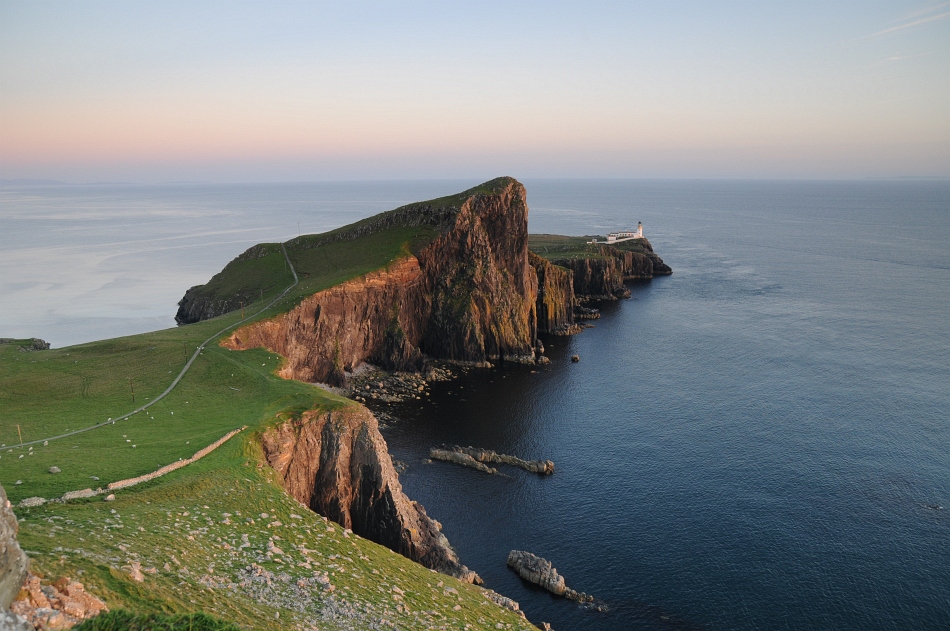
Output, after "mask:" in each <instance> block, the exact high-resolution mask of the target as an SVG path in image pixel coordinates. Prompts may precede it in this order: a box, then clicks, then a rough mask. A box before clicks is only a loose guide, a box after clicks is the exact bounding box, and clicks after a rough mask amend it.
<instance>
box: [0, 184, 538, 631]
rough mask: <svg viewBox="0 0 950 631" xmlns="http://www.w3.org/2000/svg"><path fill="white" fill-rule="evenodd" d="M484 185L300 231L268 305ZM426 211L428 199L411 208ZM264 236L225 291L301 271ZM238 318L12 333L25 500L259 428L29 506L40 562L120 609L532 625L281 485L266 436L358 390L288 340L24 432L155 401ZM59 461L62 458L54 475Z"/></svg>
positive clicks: (269, 624) (9, 397) (273, 625)
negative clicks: (319, 375)
mask: <svg viewBox="0 0 950 631" xmlns="http://www.w3.org/2000/svg"><path fill="white" fill-rule="evenodd" d="M492 187H493V183H492V182H489V183H486V184H485V185H482V187H481V188H482V189H484V190H485V191H490V190H492ZM477 190H479V189H473V191H477ZM468 193H469V192H466V193H465V194H460V195H458V196H452V197H449V198H442V199H440V200H433V201H431V202H423V203H421V204H415V205H412V206H411V207H404V208H402V209H396V210H394V211H390V212H389V213H383V214H382V215H377V216H376V217H373V218H370V219H367V220H364V221H362V222H358V223H357V224H353V225H352V226H347V227H345V228H341V229H339V230H336V231H333V232H331V233H326V234H324V235H308V236H304V237H300V238H298V239H295V240H293V241H291V242H288V244H287V253H288V256H289V257H290V259H291V261H292V262H293V264H294V267H295V268H296V270H297V273H298V275H299V276H300V282H299V284H298V285H297V286H296V287H294V288H293V289H292V290H291V291H290V292H289V293H288V294H287V295H286V296H285V297H284V298H283V299H281V300H280V301H279V302H278V303H277V304H275V305H273V306H272V307H270V308H268V309H266V310H265V311H263V312H262V313H260V314H257V315H256V316H254V318H253V319H263V318H267V317H271V316H273V315H275V314H278V313H281V312H285V311H287V310H289V309H291V308H293V307H294V306H295V305H296V304H298V303H299V301H300V300H301V299H302V298H303V297H305V296H308V295H311V294H313V293H315V292H317V291H320V290H321V289H325V288H328V287H331V286H334V285H336V284H339V283H340V282H343V281H345V280H348V279H351V278H355V277H358V276H360V275H362V274H365V273H367V272H370V271H373V270H376V269H380V268H383V267H385V266H386V265H388V264H390V263H392V262H393V261H394V260H396V259H398V258H400V257H401V256H404V255H406V254H407V253H409V252H412V251H415V250H416V249H417V248H419V247H421V246H422V245H424V244H425V243H427V242H429V241H430V240H431V239H432V238H433V237H434V236H436V235H437V234H438V233H439V230H440V229H441V221H443V219H444V217H445V216H447V214H450V213H451V212H452V211H453V204H455V205H457V204H458V203H459V202H460V200H463V199H464V198H465V197H466V196H467V195H468ZM419 208H422V209H423V210H424V212H422V213H419V212H411V209H419ZM420 215H421V216H422V217H423V220H422V221H420V220H419V219H418V217H419V216H420ZM409 217H417V219H414V220H412V221H410V220H408V219H407V218H409ZM252 250H253V252H252V253H251V254H250V255H248V256H245V257H243V258H242V257H239V258H238V259H236V260H235V261H232V263H231V264H229V265H228V266H227V267H226V268H225V269H224V270H223V271H222V272H221V273H220V274H218V275H217V276H215V277H214V279H212V281H211V282H209V283H208V284H207V285H205V286H202V287H201V288H199V289H200V291H201V292H204V295H206V296H210V297H212V298H214V299H222V300H227V299H229V297H233V296H235V295H244V296H246V297H249V298H250V299H245V306H244V311H245V315H248V316H250V314H251V313H253V312H255V311H257V310H259V309H261V308H262V307H263V306H264V305H266V304H268V303H269V301H271V300H273V299H274V298H275V297H276V296H278V295H279V294H280V292H281V291H283V290H284V289H285V288H286V287H288V286H289V285H290V284H291V283H292V282H293V277H292V274H291V271H290V269H289V268H288V267H287V266H286V265H285V263H284V259H283V252H282V250H281V247H280V245H279V244H262V245H260V246H255V248H252ZM240 320H241V310H240V308H238V309H237V310H234V311H230V312H228V313H225V314H224V315H221V316H219V317H216V318H213V319H211V320H206V321H202V322H199V323H196V324H190V325H187V326H182V327H179V328H174V329H167V330H163V331H156V332H152V333H146V334H142V335H134V336H129V337H123V338H117V339H112V340H104V341H99V342H93V343H89V344H81V345H77V346H71V347H67V348H62V349H52V350H45V351H26V350H21V346H22V345H23V344H24V343H25V341H14V342H13V343H8V344H2V345H0V444H2V445H3V446H2V447H0V484H2V485H3V486H4V488H5V489H6V491H7V494H8V495H9V497H10V499H11V501H12V502H13V503H14V505H15V504H16V503H17V502H19V501H20V500H22V499H24V498H27V497H32V496H39V497H43V498H46V499H51V498H56V497H59V496H61V495H62V494H63V493H65V492H67V491H74V490H79V489H84V488H92V489H95V488H97V487H99V486H101V487H103V488H104V487H105V486H106V484H107V483H109V482H112V481H116V480H120V479H124V478H130V477H133V476H138V475H142V474H146V473H150V472H152V471H154V470H155V469H156V468H158V467H159V466H162V465H167V464H170V463H173V462H175V461H177V460H179V459H184V458H188V457H190V456H191V455H193V454H194V453H195V452H196V451H198V450H199V449H200V448H202V447H204V446H206V445H208V444H210V443H212V442H214V441H215V440H217V439H218V438H220V437H221V436H222V435H224V434H225V433H227V432H228V431H230V430H232V429H235V428H240V427H242V426H245V425H246V426H248V429H247V430H245V431H244V432H242V433H240V434H238V435H237V436H235V437H234V438H232V439H231V440H230V441H229V442H227V443H225V444H224V445H223V446H222V447H220V448H219V449H218V450H216V451H214V452H213V453H211V454H210V455H208V456H207V457H205V458H204V459H202V460H200V461H198V462H196V463H194V464H191V465H189V466H187V467H184V468H182V469H179V470H177V471H174V472H172V473H170V474H168V475H166V476H164V477H161V478H158V479H156V480H153V481H151V482H148V483H144V484H141V485H139V486H134V487H130V488H128V489H124V490H120V491H117V492H116V499H115V501H112V502H108V503H106V502H103V501H102V496H98V497H94V498H90V499H86V500H76V501H71V502H67V503H48V504H45V505H43V506H40V507H36V508H17V509H16V513H17V516H18V518H19V520H20V535H19V539H20V543H21V546H22V547H23V548H24V550H27V551H28V553H29V555H30V558H31V564H32V567H33V570H34V572H37V573H40V574H42V575H44V576H45V577H46V579H48V580H52V579H55V578H57V577H59V576H69V577H71V578H73V579H77V580H80V581H82V582H83V583H84V584H85V585H86V587H87V589H88V590H89V591H90V592H92V593H93V594H96V595H98V596H100V597H101V598H103V599H104V600H105V601H106V602H107V604H109V606H110V607H112V608H116V607H125V608H129V609H131V610H133V611H136V612H143V613H151V612H164V613H178V612H192V611H206V612H209V613H213V614H215V615H218V616H220V617H222V618H224V619H226V620H229V621H232V622H235V623H237V624H239V625H241V626H243V627H245V628H254V629H286V628H293V627H300V628H311V622H314V621H316V623H317V626H318V627H319V628H320V629H351V628H353V629H364V628H371V626H370V625H371V621H372V620H377V621H378V620H380V619H385V620H387V621H389V622H390V623H392V625H393V626H394V627H395V628H402V629H430V628H446V629H463V628H489V627H491V628H494V627H495V625H496V624H498V623H501V624H502V625H503V627H504V628H511V629H519V628H521V629H527V628H533V627H531V626H530V625H529V624H528V623H527V622H526V621H524V620H523V619H522V618H521V617H519V616H518V615H516V614H514V613H513V612H510V611H508V610H506V609H503V608H501V607H498V606H496V605H495V604H493V603H491V602H489V601H488V599H487V598H485V596H484V592H483V590H481V589H479V588H476V587H473V586H471V585H465V584H462V583H460V582H458V581H457V580H455V579H453V578H451V577H447V576H444V575H441V574H436V573H433V572H432V571H430V570H428V569H426V568H424V567H422V566H420V565H418V564H416V563H413V562H411V561H409V560H407V559H405V558H403V557H402V556H399V555H397V554H395V553H393V552H391V551H390V550H388V549H386V548H384V547H382V546H379V545H377V544H375V543H372V542H370V541H367V540H365V539H362V538H360V537H357V536H356V535H352V534H350V533H347V532H344V531H343V529H341V528H340V527H339V526H337V525H336V524H332V523H330V522H327V521H326V520H325V519H324V518H322V517H321V516H319V515H316V514H314V513H312V512H310V511H309V510H307V508H306V507H304V506H301V505H300V504H298V503H297V502H296V501H294V500H293V499H292V498H290V497H289V496H288V495H287V494H286V493H285V492H284V491H283V489H282V488H281V486H280V485H279V483H278V481H277V480H276V479H275V478H274V476H273V475H272V471H271V470H270V468H269V467H267V466H262V465H261V462H262V457H261V453H260V447H259V439H258V436H259V433H260V432H261V431H262V430H263V429H264V428H266V427H267V426H268V425H269V424H273V423H278V422H281V421H283V420H286V419H288V418H293V417H296V416H299V415H300V414H301V413H302V412H303V411H304V410H307V409H314V408H315V409H323V410H328V409H333V408H337V407H340V406H346V405H354V403H352V402H350V401H348V400H346V399H343V398H340V397H336V396H334V395H332V394H330V393H328V392H326V391H324V390H322V389H320V388H317V387H314V386H310V385H308V384H304V383H300V382H295V381H287V380H283V379H280V378H279V377H277V376H276V375H275V371H276V369H277V368H278V367H279V366H280V363H281V361H282V359H281V357H279V356H277V355H275V354H273V353H269V352H266V351H264V350H261V349H257V350H250V351H243V352H232V351H229V350H227V349H224V348H222V347H220V346H218V344H217V342H216V340H212V341H211V342H209V343H208V344H207V345H206V346H205V347H204V349H203V350H202V352H201V354H200V355H198V357H197V359H196V360H195V362H194V364H193V365H192V367H191V369H190V370H189V371H188V372H187V373H186V374H185V375H184V377H183V378H182V380H181V382H180V383H179V384H178V386H177V387H176V388H175V389H174V390H173V391H172V392H171V393H170V394H169V395H168V396H166V397H165V398H164V399H162V400H161V401H160V402H159V403H157V404H155V405H153V406H152V407H150V408H149V409H148V410H145V411H143V412H140V413H138V414H135V415H133V416H131V417H130V418H128V419H125V420H120V421H118V422H116V423H115V424H114V425H113V424H107V425H105V426H103V427H100V428H97V429H94V430H91V431H88V432H85V433H81V434H77V435H75V436H69V437H66V438H60V439H56V440H50V441H49V442H48V443H43V442H39V443H37V444H34V445H32V446H31V447H20V442H21V436H22V440H23V441H25V442H29V441H33V440H41V439H44V438H47V437H51V436H56V435H59V434H62V433H65V432H68V431H72V430H76V429H81V428H85V427H89V426H91V425H95V424H98V423H101V422H103V421H107V420H108V419H110V418H117V417H119V416H121V415H123V414H126V413H128V412H130V411H132V410H133V409H135V408H136V407H138V406H139V405H141V404H142V403H144V402H148V401H151V400H153V399H154V398H155V397H156V396H157V395H159V394H160V393H161V392H162V391H164V390H165V388H167V387H168V385H169V384H170V383H171V382H172V380H173V378H174V377H175V376H176V375H177V374H178V373H179V372H180V371H181V369H182V367H183V366H184V365H185V363H186V360H187V359H188V358H189V357H190V356H191V354H192V353H193V352H194V351H195V349H196V347H197V346H198V345H200V344H201V343H202V342H203V341H204V340H206V339H208V338H209V337H211V336H213V335H214V334H215V333H217V332H219V331H221V330H222V329H224V328H225V327H227V326H229V325H232V324H236V323H238V322H239V321H240ZM130 378H131V385H130V382H129V379H130ZM132 388H134V397H135V402H134V403H133V399H132ZM18 426H19V433H18V429H17V427H18ZM54 466H55V467H58V468H59V469H60V470H61V472H60V473H50V472H49V469H50V467H54ZM94 478H98V480H96V479H94ZM133 563H138V564H140V566H141V568H142V569H143V571H145V574H144V581H142V582H139V581H136V580H134V579H133V578H132V576H131V574H132V571H131V568H132V567H133ZM153 569H154V571H152V570H153ZM328 585H332V588H331V587H328ZM373 628H376V627H373Z"/></svg>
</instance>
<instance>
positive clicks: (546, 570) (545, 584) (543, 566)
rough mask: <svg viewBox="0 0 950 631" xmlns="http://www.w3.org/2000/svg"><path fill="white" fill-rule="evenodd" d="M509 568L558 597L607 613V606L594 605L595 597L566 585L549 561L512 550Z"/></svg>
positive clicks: (509, 554) (509, 557)
mask: <svg viewBox="0 0 950 631" xmlns="http://www.w3.org/2000/svg"><path fill="white" fill-rule="evenodd" d="M508 567H510V568H511V569H513V570H514V571H516V572H517V573H518V576H520V577H521V578H523V579H524V580H526V581H528V582H529V583H534V584H535V585H537V586H538V587H542V588H544V589H546V590H548V591H549V592H551V593H552V594H554V595H556V596H563V597H564V598H567V599H568V600H573V601H576V602H579V603H586V604H589V605H592V606H590V608H591V609H595V610H597V611H607V606H606V605H604V604H602V603H600V604H596V605H595V604H593V603H594V597H593V596H590V595H588V594H585V593H584V592H578V591H574V590H573V589H571V588H570V587H568V586H567V585H566V584H565V583H564V577H563V576H561V575H560V574H558V573H557V570H556V569H554V566H553V565H551V562H550V561H548V560H547V559H542V558H541V557H539V556H537V555H535V554H531V553H530V552H525V551H523V550H512V551H511V552H509V553H508Z"/></svg>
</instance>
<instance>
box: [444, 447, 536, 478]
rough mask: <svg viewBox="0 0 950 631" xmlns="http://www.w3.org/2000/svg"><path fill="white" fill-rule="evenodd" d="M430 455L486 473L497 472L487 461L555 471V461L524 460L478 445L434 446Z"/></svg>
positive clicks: (526, 469)
mask: <svg viewBox="0 0 950 631" xmlns="http://www.w3.org/2000/svg"><path fill="white" fill-rule="evenodd" d="M429 457H430V458H434V459H436V460H445V461H447V462H454V463H456V464H460V465H462V466H466V467H471V468H472V469H478V470H479V471H484V472H485V473H496V470H495V469H493V468H491V467H487V466H485V464H484V463H486V462H491V463H494V464H509V465H512V466H514V467H519V468H521V469H524V470H525V471H530V472H531V473H538V474H541V475H550V474H552V473H554V463H553V462H551V461H550V460H524V459H522V458H519V457H518V456H511V455H509V454H500V453H497V452H494V451H492V450H491V449H479V448H477V447H459V446H457V445H456V446H455V447H452V448H451V449H437V448H433V449H430V450H429Z"/></svg>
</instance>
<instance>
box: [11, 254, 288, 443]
mask: <svg viewBox="0 0 950 631" xmlns="http://www.w3.org/2000/svg"><path fill="white" fill-rule="evenodd" d="M280 249H281V250H283V252H284V259H286V261H287V265H288V266H290V272H291V273H292V274H293V275H294V283H293V284H292V285H290V286H288V287H287V289H285V290H284V291H282V292H281V293H280V295H279V296H277V297H276V298H274V299H273V300H272V301H270V303H268V304H267V306H265V307H262V308H261V310H260V311H258V312H257V313H254V314H251V315H249V316H248V317H246V318H244V319H243V320H239V321H237V322H235V323H234V324H231V325H228V326H226V327H224V328H223V329H221V330H220V331H218V332H217V333H215V334H214V335H212V336H211V337H209V338H208V339H206V340H205V341H204V342H202V343H201V344H199V345H198V348H197V349H196V350H195V353H194V354H193V355H192V356H191V359H189V360H188V363H186V364H185V367H184V368H182V369H181V372H180V373H178V376H177V377H175V380H174V381H172V382H171V385H169V386H168V387H167V388H165V391H164V392H162V393H161V394H160V395H158V396H157V397H155V398H154V399H152V400H151V401H149V402H148V403H146V404H145V405H143V406H141V407H138V408H136V409H134V410H132V411H131V412H129V413H128V414H124V415H123V416H119V417H116V418H113V419H109V420H108V421H103V422H102V423H97V424H96V425H90V426H89V427H85V428H83V429H77V430H75V431H72V432H67V433H65V434H60V435H59V436H50V437H49V438H39V439H37V440H31V441H28V442H25V443H21V444H20V445H19V446H20V447H25V446H27V445H36V444H38V443H43V442H46V441H50V440H57V439H60V438H67V437H69V436H75V435H76V434H82V433H84V432H88V431H91V430H94V429H98V428H100V427H103V426H105V425H114V424H115V422H116V421H122V420H125V419H127V418H129V417H130V416H133V415H135V414H138V413H139V412H141V411H143V410H147V409H148V408H150V407H152V406H153V405H155V404H156V403H158V402H159V401H161V400H162V399H164V398H165V396H166V395H168V393H169V392H171V391H172V390H174V389H175V386H177V385H178V382H179V381H181V378H182V377H184V376H185V373H187V372H188V369H189V368H191V365H192V364H193V363H194V361H195V360H196V359H197V358H198V355H200V354H201V351H203V350H204V348H205V346H207V345H208V343H209V342H211V341H212V340H214V339H215V338H217V337H219V336H220V335H221V334H222V333H226V332H227V331H230V330H231V329H233V328H234V327H236V326H239V325H241V324H244V323H245V322H247V321H248V320H251V319H253V318H256V317H257V316H259V315H260V314H262V313H264V312H265V311H267V310H268V309H270V308H271V307H273V306H274V305H275V304H277V303H278V302H279V301H280V300H282V299H283V298H284V297H285V296H286V295H287V293H288V292H289V291H290V290H291V289H293V288H294V287H296V286H297V284H298V283H299V282H300V279H299V278H298V277H297V270H296V269H294V264H293V263H291V261H290V257H289V256H288V255H287V248H286V247H284V244H283V243H281V244H280Z"/></svg>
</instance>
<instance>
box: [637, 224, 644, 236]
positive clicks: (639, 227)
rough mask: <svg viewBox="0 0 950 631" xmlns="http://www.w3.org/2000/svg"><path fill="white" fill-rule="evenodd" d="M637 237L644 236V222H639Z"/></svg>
mask: <svg viewBox="0 0 950 631" xmlns="http://www.w3.org/2000/svg"><path fill="white" fill-rule="evenodd" d="M637 238H638V239H642V238H643V224H642V223H640V222H639V221H638V222H637Z"/></svg>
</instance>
